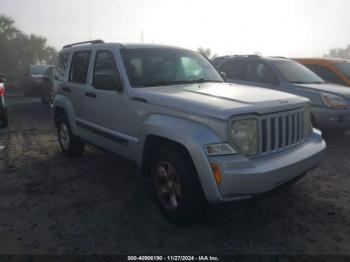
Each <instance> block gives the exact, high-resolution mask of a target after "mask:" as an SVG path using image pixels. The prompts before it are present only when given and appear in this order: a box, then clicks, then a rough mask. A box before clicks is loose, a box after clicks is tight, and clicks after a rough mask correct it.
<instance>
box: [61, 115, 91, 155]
mask: <svg viewBox="0 0 350 262" xmlns="http://www.w3.org/2000/svg"><path fill="white" fill-rule="evenodd" d="M57 136H58V142H59V144H60V146H61V150H62V152H63V154H65V155H66V156H68V157H77V156H81V155H82V154H83V153H84V147H85V143H84V142H82V141H81V140H80V139H79V137H77V136H75V135H73V133H72V130H71V127H70V125H69V122H68V119H67V116H66V115H65V114H61V115H60V116H59V117H58V120H57Z"/></svg>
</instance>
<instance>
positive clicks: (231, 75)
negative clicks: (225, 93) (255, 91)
mask: <svg viewBox="0 0 350 262" xmlns="http://www.w3.org/2000/svg"><path fill="white" fill-rule="evenodd" d="M247 66H248V63H247V61H244V60H229V61H227V62H226V63H225V64H223V65H222V67H221V68H220V71H222V72H224V73H225V75H226V78H228V79H233V80H245V74H246V70H247Z"/></svg>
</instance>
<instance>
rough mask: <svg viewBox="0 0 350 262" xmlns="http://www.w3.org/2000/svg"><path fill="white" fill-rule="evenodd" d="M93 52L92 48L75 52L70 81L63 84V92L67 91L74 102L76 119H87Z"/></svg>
mask: <svg viewBox="0 0 350 262" xmlns="http://www.w3.org/2000/svg"><path fill="white" fill-rule="evenodd" d="M91 54H92V52H91V50H81V51H75V52H74V53H73V56H72V61H71V65H70V69H69V76H68V81H67V83H66V84H65V85H63V86H62V93H65V94H66V95H67V96H68V97H69V99H70V101H71V103H72V106H73V109H74V113H75V120H76V121H78V120H81V119H83V120H84V119H86V114H85V113H86V111H85V99H84V98H85V91H86V85H87V79H88V72H89V68H90V60H91Z"/></svg>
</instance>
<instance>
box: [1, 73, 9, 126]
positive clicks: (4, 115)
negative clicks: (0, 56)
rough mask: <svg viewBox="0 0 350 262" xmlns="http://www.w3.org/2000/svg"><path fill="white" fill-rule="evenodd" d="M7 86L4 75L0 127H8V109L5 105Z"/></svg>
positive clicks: (2, 77) (2, 79)
mask: <svg viewBox="0 0 350 262" xmlns="http://www.w3.org/2000/svg"><path fill="white" fill-rule="evenodd" d="M5 84H6V78H5V75H4V74H0V126H1V127H6V126H7V125H8V118H7V109H6V103H5Z"/></svg>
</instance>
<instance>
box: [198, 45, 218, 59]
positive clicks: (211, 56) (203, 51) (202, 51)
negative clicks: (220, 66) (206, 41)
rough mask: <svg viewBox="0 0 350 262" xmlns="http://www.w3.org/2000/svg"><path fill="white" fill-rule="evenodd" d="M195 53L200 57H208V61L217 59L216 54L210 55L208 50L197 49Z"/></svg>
mask: <svg viewBox="0 0 350 262" xmlns="http://www.w3.org/2000/svg"><path fill="white" fill-rule="evenodd" d="M197 51H198V52H199V53H201V54H202V55H204V56H206V57H208V58H209V59H214V58H215V57H217V54H212V52H211V50H210V48H204V47H199V48H198V49H197Z"/></svg>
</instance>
